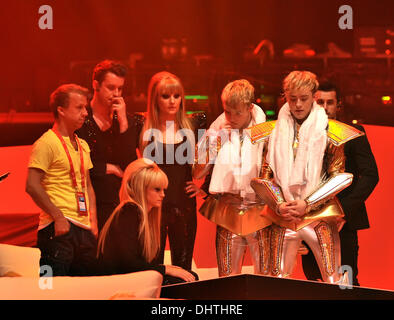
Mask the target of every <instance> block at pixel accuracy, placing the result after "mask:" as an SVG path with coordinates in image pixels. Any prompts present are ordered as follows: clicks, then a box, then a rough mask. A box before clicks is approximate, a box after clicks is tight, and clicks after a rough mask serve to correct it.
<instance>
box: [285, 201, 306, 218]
mask: <svg viewBox="0 0 394 320" xmlns="http://www.w3.org/2000/svg"><path fill="white" fill-rule="evenodd" d="M307 206H308V205H307V203H306V201H305V200H294V201H291V202H290V203H289V205H288V207H287V209H288V213H289V214H290V216H291V217H292V218H293V219H294V220H295V221H296V222H300V221H301V220H302V217H303V216H304V215H305V213H306V208H307Z"/></svg>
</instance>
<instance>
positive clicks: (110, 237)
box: [99, 202, 165, 276]
mask: <svg viewBox="0 0 394 320" xmlns="http://www.w3.org/2000/svg"><path fill="white" fill-rule="evenodd" d="M141 214H142V213H141V211H140V209H139V208H138V207H137V205H135V204H134V203H131V202H129V203H126V204H125V205H124V206H123V207H122V208H121V209H120V211H119V212H117V213H116V216H115V217H114V219H113V220H112V221H111V224H110V226H109V229H108V233H107V237H106V239H105V242H104V253H101V252H100V253H99V266H100V270H101V273H102V274H123V273H130V272H137V271H144V270H156V271H158V272H160V273H161V274H162V275H163V276H164V274H165V266H164V265H160V264H158V263H157V262H156V260H155V259H154V260H153V261H152V262H148V261H147V260H146V258H145V257H144V256H143V254H142V252H143V246H142V243H141V241H140V239H139V236H138V233H139V227H140V224H141Z"/></svg>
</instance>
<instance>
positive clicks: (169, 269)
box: [165, 265, 196, 282]
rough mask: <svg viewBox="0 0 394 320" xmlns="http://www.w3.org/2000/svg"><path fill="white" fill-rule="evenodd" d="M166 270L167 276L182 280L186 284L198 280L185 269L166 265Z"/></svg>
mask: <svg viewBox="0 0 394 320" xmlns="http://www.w3.org/2000/svg"><path fill="white" fill-rule="evenodd" d="M165 268H166V274H168V275H170V276H173V277H177V278H181V279H183V280H185V281H186V282H192V281H195V280H196V279H195V278H194V276H193V275H192V274H191V273H190V272H188V271H186V270H185V269H182V268H181V267H178V266H172V265H165Z"/></svg>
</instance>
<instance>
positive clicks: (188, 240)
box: [158, 204, 197, 270]
mask: <svg viewBox="0 0 394 320" xmlns="http://www.w3.org/2000/svg"><path fill="white" fill-rule="evenodd" d="M161 225H162V228H161V245H160V253H159V257H158V261H159V263H163V261H164V250H165V246H166V240H167V234H168V241H169V243H170V250H171V261H172V264H173V265H176V266H179V267H181V268H183V269H185V270H191V267H192V260H193V250H194V242H195V240H196V231H197V214H196V209H195V207H194V208H185V209H179V208H177V207H174V206H171V205H169V204H165V205H163V208H162V223H161Z"/></svg>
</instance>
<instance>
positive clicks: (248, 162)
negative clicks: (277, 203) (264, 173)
mask: <svg viewBox="0 0 394 320" xmlns="http://www.w3.org/2000/svg"><path fill="white" fill-rule="evenodd" d="M265 119H266V118H265V114H264V112H263V110H262V109H261V108H260V107H259V106H257V105H253V109H252V120H251V121H250V123H249V126H248V127H250V126H252V125H256V124H259V123H262V122H264V121H265ZM225 124H226V118H225V116H224V113H223V114H221V115H220V116H219V117H218V118H217V119H216V120H215V121H214V122H213V123H212V125H211V126H210V130H221V129H222V128H223V127H224V125H225ZM245 131H246V129H244V130H243V132H242V136H240V135H239V134H238V131H237V130H233V131H232V133H231V139H227V140H226V141H225V142H224V143H223V144H222V146H221V148H220V150H219V153H218V155H217V157H216V160H215V165H214V167H213V171H212V179H211V183H210V185H209V192H210V193H234V194H240V196H241V197H243V198H247V199H248V200H251V201H254V199H255V193H254V191H253V189H252V187H251V186H250V181H251V180H252V178H255V177H258V176H259V174H260V169H261V164H262V158H263V157H262V155H263V146H264V143H263V142H261V143H256V144H252V142H251V140H250V137H249V135H248V134H247V133H246V132H245ZM242 139H243V143H241V140H242Z"/></svg>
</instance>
